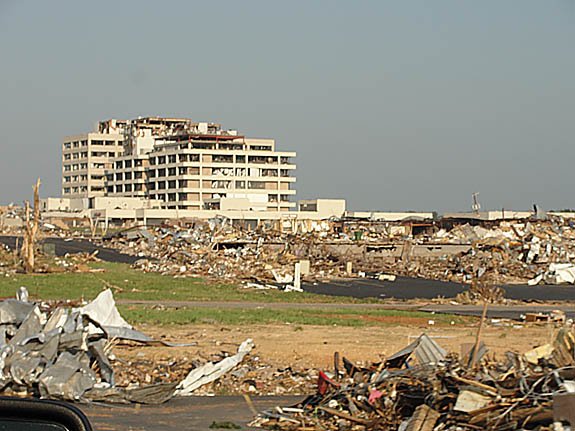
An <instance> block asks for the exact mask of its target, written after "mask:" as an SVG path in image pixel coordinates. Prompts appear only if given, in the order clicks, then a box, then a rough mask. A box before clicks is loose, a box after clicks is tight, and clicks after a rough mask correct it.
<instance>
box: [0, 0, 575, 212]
mask: <svg viewBox="0 0 575 431" xmlns="http://www.w3.org/2000/svg"><path fill="white" fill-rule="evenodd" d="M574 79H575V3H574V1H573V0H562V1H561V0H559V1H552V0H549V1H540V0H515V1H511V0H510V1H500V0H493V1H490V0H481V1H463V0H453V1H447V0H446V1H441V0H437V1H429V0H421V1H400V0H398V1H394V2H391V1H381V0H380V1H286V2H279V1H269V0H267V1H263V0H262V1H205V2H195V1H165V2H164V1H163V2H158V1H154V2H151V1H98V2H79V1H57V0H55V1H40V0H39V1H9V0H8V1H7V0H0V82H1V88H2V92H1V96H0V145H1V147H0V148H1V149H2V153H1V156H0V201H1V202H4V203H6V202H10V201H15V202H21V201H22V200H23V199H24V198H28V197H29V195H30V194H31V185H32V184H33V182H34V180H35V178H36V177H37V176H40V177H41V178H42V180H43V184H44V185H43V194H44V195H58V194H59V191H60V141H61V138H62V137H63V136H65V135H68V134H75V133H81V132H85V131H87V130H89V129H91V128H92V127H93V125H94V123H95V122H96V121H98V120H101V119H106V118H110V117H115V118H131V117H135V116H138V115H144V116H145V115H178V116H189V117H191V118H193V119H194V120H197V121H217V122H221V123H222V124H223V126H224V127H227V128H235V129H239V130H240V131H242V132H244V133H246V134H247V135H250V136H258V137H273V138H275V139H276V140H277V145H278V147H279V148H280V149H285V150H295V151H297V152H298V157H297V164H298V170H297V175H298V183H297V187H298V198H309V197H316V196H321V197H344V198H346V199H347V200H348V207H350V208H353V209H380V210H398V209H415V210H438V211H445V210H458V209H462V210H466V209H468V208H469V206H470V203H471V202H470V201H471V193H472V192H475V191H478V192H480V200H481V202H482V204H483V206H484V207H490V208H501V207H506V208H517V209H521V208H530V206H531V204H532V203H534V202H537V203H539V204H540V205H541V206H542V207H544V208H566V207H570V208H573V207H575V193H574V188H575V168H574V167H573V163H574V161H575V145H574V135H575V121H574V113H575V84H574ZM25 166H27V167H25Z"/></svg>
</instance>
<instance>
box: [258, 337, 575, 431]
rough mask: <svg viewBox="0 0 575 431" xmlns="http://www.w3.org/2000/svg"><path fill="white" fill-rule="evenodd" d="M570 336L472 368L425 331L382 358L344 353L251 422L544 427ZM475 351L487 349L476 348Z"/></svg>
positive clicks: (569, 383) (574, 375) (568, 388)
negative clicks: (295, 396)
mask: <svg viewBox="0 0 575 431" xmlns="http://www.w3.org/2000/svg"><path fill="white" fill-rule="evenodd" d="M574 347H575V336H574V335H573V332H572V331H571V330H568V329H561V330H560V332H559V334H558V336H557V338H556V339H555V341H554V342H553V343H552V344H549V345H545V346H542V347H541V348H538V349H535V350H534V351H531V352H527V353H526V354H525V355H519V354H515V353H508V354H507V357H506V361H505V362H499V363H495V362H493V361H489V360H487V359H484V360H483V362H482V363H481V366H480V367H478V368H471V367H468V366H467V365H466V364H467V363H468V362H469V361H468V359H469V355H470V354H471V353H468V354H467V355H466V357H464V358H461V359H459V358H457V357H456V356H455V355H448V354H447V353H446V352H445V351H444V350H443V349H442V348H441V347H440V346H439V345H438V344H437V343H436V342H435V341H433V340H432V339H431V338H429V337H428V336H426V335H425V334H424V335H422V336H421V337H419V339H417V340H416V341H415V342H414V343H412V344H411V345H409V346H408V347H406V348H405V349H403V350H402V351H400V352H398V353H396V354H395V355H392V356H391V357H389V358H387V360H386V361H384V362H382V363H379V364H373V365H372V366H371V367H368V368H360V367H357V366H355V365H354V364H352V363H351V362H349V361H347V360H346V359H345V358H344V359H343V366H342V365H341V364H340V363H339V360H337V356H336V361H335V371H334V373H333V374H329V373H323V372H322V373H320V376H319V378H318V384H317V393H316V394H315V395H312V396H310V397H308V398H306V399H305V400H304V401H302V402H301V403H300V404H299V405H297V406H293V407H285V408H281V407H277V408H276V409H275V410H272V411H266V412H263V413H261V414H260V415H259V417H258V418H257V419H256V420H255V421H254V422H253V424H252V425H256V426H260V427H264V428H266V429H274V430H278V429H282V430H298V431H300V430H301V431H303V430H311V429H325V430H402V431H403V430H406V431H410V430H429V431H431V430H454V431H455V430H479V429H485V430H501V431H503V430H515V429H524V430H543V429H551V428H550V426H551V425H552V423H553V409H552V402H553V396H554V395H557V394H561V393H571V392H575V359H574V356H573V352H574V350H573V349H574ZM479 353H481V354H482V355H483V354H484V353H485V349H484V348H483V349H480V351H479Z"/></svg>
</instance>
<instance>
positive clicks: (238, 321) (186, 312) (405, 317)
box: [120, 305, 470, 329]
mask: <svg viewBox="0 0 575 431" xmlns="http://www.w3.org/2000/svg"><path fill="white" fill-rule="evenodd" d="M120 313H121V314H122V316H124V318H126V320H128V321H129V322H130V323H132V324H134V325H138V324H142V323H146V324H152V325H187V324H221V325H266V324H293V325H298V326H296V327H295V328H298V327H299V328H300V329H301V325H317V326H333V325H339V326H353V327H361V326H388V325H398V324H427V322H428V320H433V321H434V322H435V325H450V324H451V322H454V323H456V324H461V323H466V322H468V321H469V320H470V319H469V318H463V317H459V316H452V315H448V314H441V315H438V314H431V313H424V312H416V311H399V310H373V309H369V310H350V309H340V308H337V309H327V310H326V309H321V308H305V309H301V308H281V309H277V308H258V309H253V308H251V309H248V308H245V309H238V308H233V309H230V308H217V307H215V308H205V307H202V308H185V307H182V308H167V309H155V308H152V307H147V306H146V307H144V306H129V305H128V306H121V307H120ZM416 319H418V320H416Z"/></svg>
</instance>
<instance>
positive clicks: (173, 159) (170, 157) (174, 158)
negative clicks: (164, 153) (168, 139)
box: [168, 154, 177, 163]
mask: <svg viewBox="0 0 575 431" xmlns="http://www.w3.org/2000/svg"><path fill="white" fill-rule="evenodd" d="M168 159H169V163H176V162H177V160H176V155H175V154H172V155H171V156H169V157H168Z"/></svg>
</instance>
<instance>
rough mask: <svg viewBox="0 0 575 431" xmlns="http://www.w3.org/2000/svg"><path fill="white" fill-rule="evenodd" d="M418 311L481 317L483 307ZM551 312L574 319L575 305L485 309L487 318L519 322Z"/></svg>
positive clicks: (431, 307)
mask: <svg viewBox="0 0 575 431" xmlns="http://www.w3.org/2000/svg"><path fill="white" fill-rule="evenodd" d="M418 310H419V311H426V312H430V313H446V314H458V315H461V316H481V312H482V311H483V307H481V306H477V305H451V304H437V305H426V306H423V307H419V308H418ZM553 310H561V311H563V312H564V313H565V316H567V318H568V319H575V305H553V306H549V305H532V306H529V305H491V306H489V308H488V309H487V317H489V318H497V319H514V320H519V318H520V317H521V315H522V314H527V313H539V312H541V313H548V312H550V311H553Z"/></svg>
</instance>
